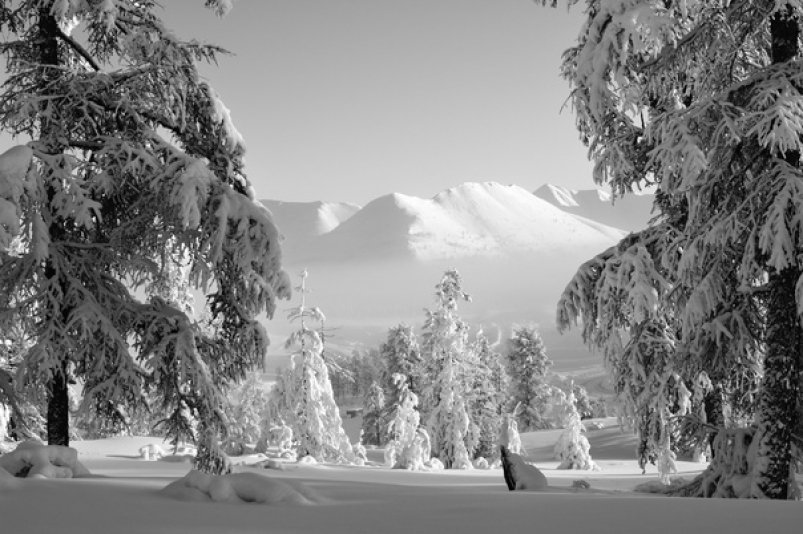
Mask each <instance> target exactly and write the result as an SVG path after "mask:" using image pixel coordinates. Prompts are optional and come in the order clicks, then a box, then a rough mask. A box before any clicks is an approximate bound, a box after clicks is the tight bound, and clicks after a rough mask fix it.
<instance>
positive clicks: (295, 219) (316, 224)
mask: <svg viewBox="0 0 803 534" xmlns="http://www.w3.org/2000/svg"><path fill="white" fill-rule="evenodd" d="M260 202H262V204H263V205H264V206H265V207H266V208H268V210H270V212H271V213H272V214H273V219H274V221H275V222H276V224H277V225H278V227H279V231H280V232H281V233H282V235H283V236H284V245H285V247H284V248H285V253H286V254H290V255H292V254H294V253H297V252H300V251H301V250H303V248H304V247H305V245H306V244H307V243H308V242H309V241H310V240H311V239H312V238H314V237H316V236H319V235H322V234H325V233H328V232H331V231H332V230H334V229H335V228H337V226H338V225H340V224H341V223H342V222H343V221H345V220H347V219H349V218H350V217H351V216H352V215H354V214H355V213H357V212H358V211H359V210H360V206H358V205H357V204H350V203H348V202H321V201H317V202H284V201H281V200H261V201H260Z"/></svg>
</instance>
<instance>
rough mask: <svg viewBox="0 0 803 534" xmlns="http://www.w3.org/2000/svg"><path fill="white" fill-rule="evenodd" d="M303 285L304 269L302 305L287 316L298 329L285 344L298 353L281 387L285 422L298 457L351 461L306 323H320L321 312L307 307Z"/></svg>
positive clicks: (315, 338)
mask: <svg viewBox="0 0 803 534" xmlns="http://www.w3.org/2000/svg"><path fill="white" fill-rule="evenodd" d="M306 284H307V271H306V270H305V271H304V272H302V273H301V284H300V285H299V286H298V287H296V288H295V289H296V292H297V293H298V294H299V298H300V299H301V302H300V303H299V305H298V306H296V307H295V308H293V309H292V310H291V311H290V313H289V314H288V317H289V319H290V321H293V322H295V321H298V323H299V329H298V330H296V331H295V332H293V334H292V335H291V336H290V337H289V338H288V339H287V343H286V346H287V348H290V347H292V346H297V347H298V350H297V351H296V352H295V353H294V354H293V356H292V361H291V367H290V375H289V380H288V382H287V383H286V384H285V385H284V386H285V389H284V391H283V394H284V395H285V397H286V398H285V400H284V401H283V404H285V406H287V412H286V413H285V416H284V419H285V420H286V421H288V423H289V425H290V427H291V428H292V429H293V436H294V438H295V440H296V442H297V444H298V451H297V452H298V457H299V458H301V457H304V456H312V457H313V458H315V459H316V460H318V461H320V462H323V461H329V462H344V461H345V462H350V461H351V460H352V459H353V452H352V447H351V443H350V442H349V439H348V436H347V435H346V432H345V431H344V430H343V420H342V419H341V418H340V410H339V408H338V406H337V403H335V399H334V394H333V392H332V383H331V382H330V380H329V369H328V368H327V366H326V362H325V361H324V359H323V355H322V352H323V344H322V342H321V337H320V335H319V333H318V332H317V331H316V330H315V329H313V328H310V327H309V326H308V324H307V323H308V321H321V319H322V318H323V312H321V310H320V309H319V308H317V307H307V303H306V294H307V292H308V290H307V285H306Z"/></svg>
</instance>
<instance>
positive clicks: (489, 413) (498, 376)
mask: <svg viewBox="0 0 803 534" xmlns="http://www.w3.org/2000/svg"><path fill="white" fill-rule="evenodd" d="M472 353H473V355H474V358H473V360H474V365H475V367H474V373H473V378H474V380H473V383H472V387H471V396H470V402H469V404H470V412H471V419H472V421H474V423H475V424H476V425H477V427H478V429H479V435H478V439H477V448H476V449H475V451H474V455H475V457H480V456H482V457H485V458H492V457H494V456H496V455H497V454H499V452H498V450H499V447H498V437H499V433H500V431H501V425H502V419H503V415H502V414H503V413H504V403H505V399H506V397H507V395H506V391H507V374H506V373H505V369H504V365H503V362H502V356H501V354H500V353H499V352H497V351H496V350H494V347H493V346H492V344H491V342H490V341H489V340H488V337H487V336H486V335H485V334H484V332H482V330H480V331H479V332H477V336H476V339H475V340H474V343H473V346H472Z"/></svg>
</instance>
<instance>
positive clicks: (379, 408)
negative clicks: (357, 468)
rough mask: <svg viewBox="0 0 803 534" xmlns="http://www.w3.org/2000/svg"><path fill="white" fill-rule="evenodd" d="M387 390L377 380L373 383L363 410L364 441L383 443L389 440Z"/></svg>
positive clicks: (369, 443)
mask: <svg viewBox="0 0 803 534" xmlns="http://www.w3.org/2000/svg"><path fill="white" fill-rule="evenodd" d="M386 414H387V405H386V402H385V392H384V390H383V389H382V386H380V385H379V384H378V383H377V382H373V383H372V384H371V387H370V389H369V390H368V395H366V396H365V402H364V403H363V411H362V443H366V444H368V445H382V444H383V443H384V442H385V441H386V440H387V427H388V424H387V416H386Z"/></svg>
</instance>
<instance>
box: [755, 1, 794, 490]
mask: <svg viewBox="0 0 803 534" xmlns="http://www.w3.org/2000/svg"><path fill="white" fill-rule="evenodd" d="M799 34H800V29H799V27H798V20H797V18H796V17H794V16H793V13H792V11H791V9H789V8H787V10H785V12H780V11H779V12H778V13H776V14H775V15H773V17H772V20H771V22H770V39H771V43H770V45H771V56H772V62H773V63H783V62H786V61H789V60H791V59H794V58H795V57H796V56H797V53H798V37H799ZM784 159H786V161H787V163H789V164H790V165H793V166H795V167H797V166H798V165H799V163H800V154H799V153H797V152H794V151H791V152H788V153H787V154H785V156H784ZM799 277H800V270H799V269H798V268H796V267H787V268H785V269H783V270H781V271H776V270H771V271H770V274H769V282H768V297H767V301H766V306H767V340H766V346H767V355H766V357H765V360H764V378H763V380H762V383H761V389H760V393H759V399H758V410H757V417H756V422H757V424H758V428H757V432H756V439H758V440H759V441H758V444H757V453H758V460H757V461H756V464H755V468H754V471H753V476H754V478H753V490H752V493H753V496H755V497H769V498H771V499H788V498H789V497H790V491H789V490H790V484H789V481H790V469H791V467H792V432H793V431H794V430H795V429H796V428H797V399H798V395H799V391H798V384H799V378H798V373H799V372H800V350H801V343H800V341H801V339H800V338H801V331H800V320H799V318H798V316H797V301H796V299H795V294H796V285H797V281H798V278H799Z"/></svg>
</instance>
